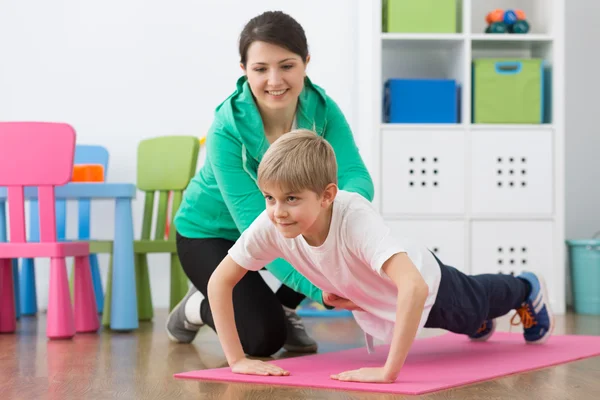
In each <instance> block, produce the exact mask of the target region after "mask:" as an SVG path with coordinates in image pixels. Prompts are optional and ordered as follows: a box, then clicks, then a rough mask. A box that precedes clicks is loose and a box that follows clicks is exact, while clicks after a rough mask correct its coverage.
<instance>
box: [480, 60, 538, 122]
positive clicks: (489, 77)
mask: <svg viewBox="0 0 600 400" xmlns="http://www.w3.org/2000/svg"><path fill="white" fill-rule="evenodd" d="M472 91H473V103H472V104H473V109H472V111H473V118H472V119H473V122H474V123H477V124H540V123H542V122H543V121H544V100H543V99H544V60H542V59H539V58H531V59H505V58H484V59H478V60H474V61H473V89H472Z"/></svg>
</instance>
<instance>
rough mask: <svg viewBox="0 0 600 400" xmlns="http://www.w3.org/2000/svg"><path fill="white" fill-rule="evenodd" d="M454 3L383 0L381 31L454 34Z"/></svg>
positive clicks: (455, 26) (455, 13) (448, 1)
mask: <svg viewBox="0 0 600 400" xmlns="http://www.w3.org/2000/svg"><path fill="white" fill-rule="evenodd" d="M361 1H362V0H361ZM365 1H370V0H365ZM456 2H457V0H384V1H383V13H382V14H383V31H384V32H398V33H456V32H457V21H456V15H457V11H456V8H457V4H456Z"/></svg>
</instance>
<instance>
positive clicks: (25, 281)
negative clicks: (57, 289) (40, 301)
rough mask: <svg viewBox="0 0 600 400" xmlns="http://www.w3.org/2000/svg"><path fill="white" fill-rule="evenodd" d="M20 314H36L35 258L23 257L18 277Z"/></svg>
mask: <svg viewBox="0 0 600 400" xmlns="http://www.w3.org/2000/svg"><path fill="white" fill-rule="evenodd" d="M19 286H20V297H21V303H20V304H19V306H20V309H21V315H35V314H37V293H36V290H35V260H34V259H33V258H24V259H23V261H22V263H21V272H20V277H19Z"/></svg>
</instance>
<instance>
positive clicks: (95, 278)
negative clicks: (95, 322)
mask: <svg viewBox="0 0 600 400" xmlns="http://www.w3.org/2000/svg"><path fill="white" fill-rule="evenodd" d="M89 258H90V268H91V271H92V284H93V285H94V295H95V296H96V310H97V312H98V313H99V314H102V311H103V310H104V290H102V277H101V276H100V264H99V263H98V254H95V253H92V254H90V257H89Z"/></svg>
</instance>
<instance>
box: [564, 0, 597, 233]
mask: <svg viewBox="0 0 600 400" xmlns="http://www.w3.org/2000/svg"><path fill="white" fill-rule="evenodd" d="M599 14H600V3H599V2H598V1H594V0H577V1H569V2H567V5H566V16H565V17H566V36H567V37H566V40H567V44H566V57H567V59H566V74H567V76H566V97H567V101H566V102H565V103H566V117H565V119H566V191H567V193H566V196H567V198H566V207H567V209H566V236H567V239H589V238H591V236H592V235H593V234H594V233H596V232H598V231H600V129H599V128H598V126H599V124H598V110H599V107H600V102H599V101H598V93H600V75H598V63H599V62H600V56H599V55H598V53H597V51H595V49H596V47H595V39H596V38H600V25H598V23H597V21H596V16H597V15H599Z"/></svg>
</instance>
